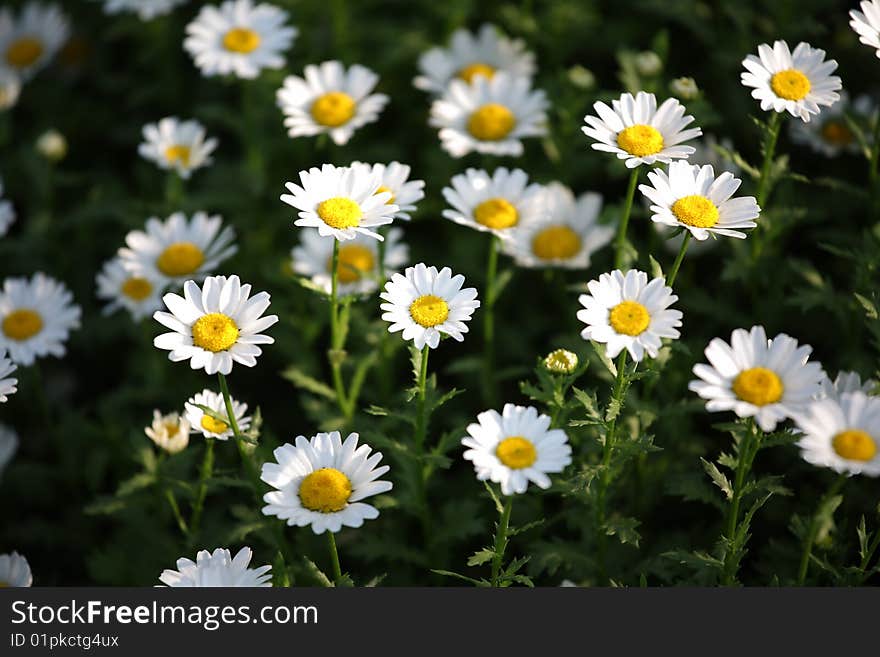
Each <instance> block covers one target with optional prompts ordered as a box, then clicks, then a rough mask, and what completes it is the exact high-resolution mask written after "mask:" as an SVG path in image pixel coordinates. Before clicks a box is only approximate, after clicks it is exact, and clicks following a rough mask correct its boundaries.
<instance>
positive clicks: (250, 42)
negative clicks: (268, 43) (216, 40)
mask: <svg viewBox="0 0 880 657" xmlns="http://www.w3.org/2000/svg"><path fill="white" fill-rule="evenodd" d="M259 46H260V35H259V34H257V33H256V32H254V31H253V30H249V29H248V28H246V27H234V28H232V29H231V30H229V31H228V32H227V33H226V34H224V35H223V47H224V48H226V50H229V51H230V52H239V53H242V54H247V53H249V52H253V51H254V50H256V49H257V48H258V47H259Z"/></svg>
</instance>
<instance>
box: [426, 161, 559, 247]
mask: <svg viewBox="0 0 880 657" xmlns="http://www.w3.org/2000/svg"><path fill="white" fill-rule="evenodd" d="M451 185H452V186H451V187H444V188H443V198H445V199H446V202H447V203H449V205H451V206H452V209H446V210H443V216H444V217H446V218H447V219H450V220H452V221H454V222H455V223H457V224H461V225H462V226H468V227H470V228H475V229H476V230H480V231H485V232H490V233H493V234H495V235H497V236H498V237H501V238H502V239H509V238H510V237H511V236H512V235H513V234H514V229H515V228H516V227H517V226H519V225H520V224H526V223H531V222H532V221H536V220H540V219H542V218H543V217H544V215H545V213H546V210H545V209H544V205H543V203H542V197H541V190H542V187H541V185H539V184H537V183H532V184H531V185H530V184H529V177H528V175H527V174H526V172H525V171H523V170H522V169H513V170H512V171H511V170H509V169H507V168H505V167H499V168H498V169H495V171H494V172H493V173H492V176H491V177H490V176H489V174H488V173H487V172H486V171H484V170H483V169H468V170H467V171H465V172H464V173H463V174H458V175H457V176H453V177H452V182H451Z"/></svg>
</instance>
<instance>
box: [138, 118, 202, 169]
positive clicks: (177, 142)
mask: <svg viewBox="0 0 880 657" xmlns="http://www.w3.org/2000/svg"><path fill="white" fill-rule="evenodd" d="M143 133H144V142H143V143H142V144H141V145H140V146H138V153H140V156H141V157H143V158H145V159H147V160H152V161H153V162H155V163H156V165H157V166H158V167H159V168H160V169H166V170H167V169H173V170H174V171H176V172H177V174H178V175H179V176H180V177H181V178H189V177H190V176H191V175H192V172H193V171H195V170H196V169H200V168H202V167H204V166H207V165H209V164H211V162H212V159H211V153H212V152H213V151H214V149H215V148H217V140H216V139H214V138H211V139H206V138H205V126H203V125H202V124H201V123H199V122H198V121H195V120H192V121H181V120H180V119H178V118H177V117H176V116H168V117H165V118H164V119H162V120H161V121H159V122H158V123H148V124H147V125H145V126H144V129H143Z"/></svg>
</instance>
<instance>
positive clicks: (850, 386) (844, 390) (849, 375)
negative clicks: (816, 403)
mask: <svg viewBox="0 0 880 657" xmlns="http://www.w3.org/2000/svg"><path fill="white" fill-rule="evenodd" d="M820 385H821V390H820V391H819V394H818V395H817V397H818V398H819V399H824V398H825V397H829V398H831V399H837V400H840V398H841V397H842V396H843V395H847V394H850V393H853V392H863V393H864V394H866V395H873V394H874V391H875V390H876V389H877V382H876V381H874V379H865V381H864V383H862V377H861V376H860V375H859V373H858V372H838V373H837V377H836V378H835V379H834V380H833V381H832V380H831V378H830V377H827V376H826V377H825V378H823V379H822V382H821V384H820Z"/></svg>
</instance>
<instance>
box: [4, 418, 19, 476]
mask: <svg viewBox="0 0 880 657" xmlns="http://www.w3.org/2000/svg"><path fill="white" fill-rule="evenodd" d="M17 451H18V434H17V433H15V429H13V428H12V427H7V426H6V425H5V424H0V475H2V474H3V471H4V470H5V469H6V466H7V465H9V462H10V461H11V460H12V457H13V456H15V452H17Z"/></svg>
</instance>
